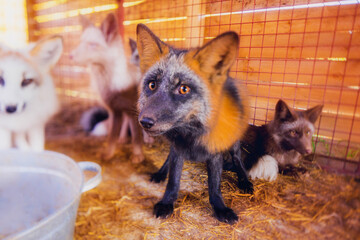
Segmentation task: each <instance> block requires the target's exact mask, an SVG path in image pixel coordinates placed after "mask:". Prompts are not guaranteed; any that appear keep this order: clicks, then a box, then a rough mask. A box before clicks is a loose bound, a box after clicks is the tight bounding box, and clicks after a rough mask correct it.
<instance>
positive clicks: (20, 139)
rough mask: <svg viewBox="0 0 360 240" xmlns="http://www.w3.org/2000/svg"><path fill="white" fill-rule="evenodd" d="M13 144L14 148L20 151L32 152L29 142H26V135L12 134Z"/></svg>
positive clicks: (21, 133) (20, 133) (22, 133)
mask: <svg viewBox="0 0 360 240" xmlns="http://www.w3.org/2000/svg"><path fill="white" fill-rule="evenodd" d="M14 144H15V147H16V148H18V149H20V150H30V149H31V150H32V148H31V147H30V144H29V142H28V141H27V140H26V133H24V132H17V133H14Z"/></svg>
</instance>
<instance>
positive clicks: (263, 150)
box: [224, 100, 323, 181]
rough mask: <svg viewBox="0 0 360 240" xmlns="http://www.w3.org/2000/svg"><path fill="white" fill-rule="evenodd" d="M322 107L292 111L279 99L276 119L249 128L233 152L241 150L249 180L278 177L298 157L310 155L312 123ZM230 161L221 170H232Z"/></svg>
mask: <svg viewBox="0 0 360 240" xmlns="http://www.w3.org/2000/svg"><path fill="white" fill-rule="evenodd" d="M322 108H323V106H322V105H318V106H315V107H313V108H310V109H308V110H306V111H297V110H294V109H291V108H289V107H288V106H287V104H286V103H285V102H284V101H282V100H279V101H278V102H277V104H276V108H275V118H274V120H273V121H271V122H270V123H269V124H265V125H262V126H253V125H249V128H248V129H247V131H246V132H245V134H244V136H243V138H242V139H241V145H240V143H238V144H235V149H236V150H239V149H241V158H242V160H243V163H244V165H245V169H246V170H247V171H248V173H249V177H251V178H252V179H256V178H259V179H266V180H270V181H273V180H275V179H276V178H277V174H278V172H279V170H280V172H283V171H286V170H287V169H288V166H294V165H295V164H297V163H298V162H299V160H300V157H301V156H304V155H307V154H310V153H311V152H312V146H311V139H312V135H313V134H314V131H315V126H314V123H315V122H316V120H317V119H318V117H319V115H320V114H321V111H322ZM234 168H236V166H234V164H233V163H232V162H231V161H226V162H225V164H224V169H227V170H229V169H231V170H236V169H234Z"/></svg>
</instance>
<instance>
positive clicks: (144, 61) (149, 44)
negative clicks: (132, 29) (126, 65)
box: [137, 24, 170, 73]
mask: <svg viewBox="0 0 360 240" xmlns="http://www.w3.org/2000/svg"><path fill="white" fill-rule="evenodd" d="M137 47H138V52H139V56H140V69H141V72H142V73H145V72H146V71H147V70H148V69H149V68H150V67H151V66H152V65H154V64H155V63H156V62H158V61H159V60H160V59H161V58H162V57H164V56H165V55H167V54H168V53H169V51H170V50H169V47H168V46H167V45H166V44H165V43H163V42H162V41H161V40H160V39H159V38H158V37H156V36H155V35H154V34H153V33H152V32H151V31H150V29H148V28H147V27H146V26H144V25H141V24H139V25H138V27H137Z"/></svg>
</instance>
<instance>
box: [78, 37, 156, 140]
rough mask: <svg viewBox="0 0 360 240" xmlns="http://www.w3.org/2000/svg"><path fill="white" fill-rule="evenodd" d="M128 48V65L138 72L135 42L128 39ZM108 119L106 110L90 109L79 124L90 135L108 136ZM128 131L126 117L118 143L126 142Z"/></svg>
mask: <svg viewBox="0 0 360 240" xmlns="http://www.w3.org/2000/svg"><path fill="white" fill-rule="evenodd" d="M129 46H130V48H131V56H130V63H131V64H133V65H135V66H137V67H138V68H139V69H138V71H140V58H139V52H138V50H137V45H136V41H135V40H134V39H132V38H129ZM108 117H109V115H108V113H107V111H106V109H104V108H102V107H92V108H90V109H89V110H87V111H86V112H85V113H84V114H83V115H82V118H81V121H80V124H81V126H82V127H83V129H84V130H85V131H86V132H87V133H89V134H90V135H93V136H105V135H107V134H108V125H109V124H107V119H108ZM129 129H130V125H129V118H128V117H126V118H124V120H123V123H122V126H121V132H120V137H119V141H120V143H126V142H127V135H128V130H129ZM142 133H143V135H144V142H145V143H147V144H150V145H151V144H153V143H154V138H153V137H150V136H149V135H148V134H147V133H146V132H145V131H143V132H142Z"/></svg>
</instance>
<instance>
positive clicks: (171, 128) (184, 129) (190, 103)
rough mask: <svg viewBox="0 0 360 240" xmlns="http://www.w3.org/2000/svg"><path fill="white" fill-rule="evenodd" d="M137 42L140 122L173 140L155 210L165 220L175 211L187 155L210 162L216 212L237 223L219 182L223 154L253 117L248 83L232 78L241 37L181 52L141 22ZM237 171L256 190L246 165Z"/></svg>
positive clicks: (227, 35)
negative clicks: (175, 202) (139, 78)
mask: <svg viewBox="0 0 360 240" xmlns="http://www.w3.org/2000/svg"><path fill="white" fill-rule="evenodd" d="M137 43H138V45H137V46H138V51H139V56H140V68H141V70H142V72H143V73H144V78H143V85H142V88H141V93H140V97H139V101H138V109H139V118H138V119H139V122H140V124H141V126H142V127H143V128H144V129H145V130H146V131H147V132H148V133H149V134H151V135H153V136H155V135H164V136H166V137H167V139H168V140H169V141H170V142H171V147H170V153H169V155H168V158H167V163H168V165H167V166H166V167H164V171H163V173H164V175H165V176H160V178H162V180H163V179H164V178H166V174H167V169H168V170H169V180H168V183H167V187H166V191H165V194H164V196H163V198H162V200H161V201H160V202H158V203H157V204H156V205H155V207H154V214H155V215H156V217H162V218H165V217H167V216H169V215H170V214H171V213H172V212H173V209H174V201H175V200H176V199H177V196H178V191H179V186H180V177H181V172H182V168H183V163H184V160H185V159H186V160H191V161H197V162H206V164H207V171H208V184H209V198H210V203H211V205H212V207H213V209H214V212H215V216H216V218H217V219H219V220H220V221H223V222H227V223H230V224H232V223H234V222H236V221H237V220H238V217H237V215H236V214H235V213H234V211H233V210H232V209H230V208H228V207H226V205H225V204H224V201H223V199H222V195H221V191H220V181H221V173H222V165H223V157H222V152H224V151H227V150H229V149H230V148H231V147H232V145H233V144H234V143H235V142H236V141H237V140H238V139H240V138H241V136H242V134H243V133H244V131H245V130H246V127H247V123H248V116H249V106H248V100H247V94H246V91H245V89H244V87H243V86H242V84H241V82H240V81H239V80H235V79H233V78H231V77H229V70H230V67H231V66H232V65H233V63H234V62H235V59H236V57H237V54H238V45H239V37H238V35H237V34H236V33H235V32H226V33H223V34H221V35H219V36H218V37H216V38H215V39H213V40H211V41H210V42H208V43H207V44H205V45H204V46H203V47H200V48H195V49H190V50H182V49H176V48H173V47H171V46H169V45H167V44H165V43H164V42H162V41H161V40H160V39H159V38H158V37H157V36H155V35H154V34H153V33H152V32H151V31H150V29H149V28H147V27H146V26H145V25H143V24H139V25H138V26H137ZM239 164H241V162H240V161H239ZM241 166H242V164H241ZM165 168H166V169H165ZM160 175H161V170H160ZM238 175H239V182H240V180H241V183H242V184H244V183H246V185H247V189H252V184H251V183H250V182H249V181H248V179H247V175H246V172H245V170H244V168H239V171H238Z"/></svg>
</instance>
